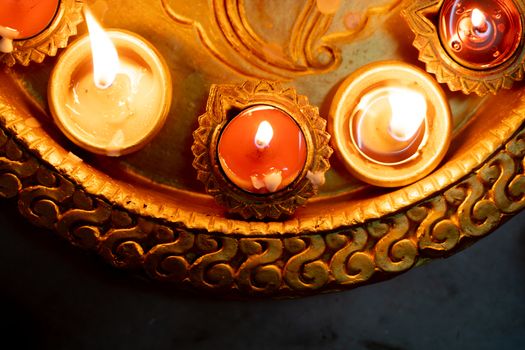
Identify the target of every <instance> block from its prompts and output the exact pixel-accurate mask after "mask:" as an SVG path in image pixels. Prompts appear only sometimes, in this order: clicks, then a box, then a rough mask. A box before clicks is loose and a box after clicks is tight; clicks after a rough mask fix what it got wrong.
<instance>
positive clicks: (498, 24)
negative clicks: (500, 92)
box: [439, 0, 523, 69]
mask: <svg viewBox="0 0 525 350" xmlns="http://www.w3.org/2000/svg"><path fill="white" fill-rule="evenodd" d="M522 32H523V26H522V22H521V14H520V11H519V10H518V7H517V6H516V4H514V2H513V1H512V0H488V1H487V0H483V1H481V0H446V1H445V2H444V3H443V6H442V8H441V11H440V14H439V36H440V38H441V42H442V43H443V46H444V47H445V49H446V50H447V52H448V53H449V55H450V56H451V57H452V58H454V60H456V61H457V62H458V63H460V64H462V65H464V66H466V67H469V68H473V69H491V68H494V67H497V66H498V65H500V64H503V63H504V62H506V61H508V60H509V59H511V58H512V57H513V56H514V54H515V53H516V50H517V49H518V47H519V45H520V42H521V38H522Z"/></svg>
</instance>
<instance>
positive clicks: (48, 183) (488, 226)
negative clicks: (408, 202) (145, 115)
mask: <svg viewBox="0 0 525 350" xmlns="http://www.w3.org/2000/svg"><path fill="white" fill-rule="evenodd" d="M524 140H525V130H522V131H521V132H520V133H518V134H517V135H516V136H515V137H513V138H512V139H511V140H510V141H509V142H508V143H507V144H506V145H505V147H503V148H502V149H500V150H499V151H498V152H497V153H496V154H495V155H493V156H492V158H491V159H489V161H488V162H487V163H485V165H483V166H481V167H480V168H479V169H477V170H475V171H473V172H472V173H471V174H470V175H467V176H466V177H465V178H464V179H462V181H460V182H459V183H458V184H457V185H454V186H452V187H451V188H449V189H446V190H445V191H443V192H442V193H438V194H436V195H435V196H434V197H432V198H429V199H428V200H427V201H425V202H423V203H419V204H417V205H414V206H412V207H410V208H407V209H406V210H405V211H404V212H403V213H397V214H393V215H391V216H388V217H384V218H381V219H379V220H373V221H370V222H368V223H364V224H361V225H357V226H354V227H342V228H338V229H336V230H330V231H326V232H318V233H316V234H300V235H297V236H281V237H280V236H273V237H263V236H260V235H257V234H253V235H250V236H239V237H237V236H228V235H224V234H219V233H205V232H201V231H191V230H188V229H187V228H184V227H182V226H181V225H180V223H166V222H158V221H157V220H155V219H152V218H146V217H141V216H139V215H137V214H134V213H130V212H126V211H124V210H123V209H122V208H118V207H116V206H115V205H114V204H111V203H108V202H107V201H106V200H105V199H102V198H100V197H97V196H94V195H91V194H87V193H86V192H85V191H84V190H83V189H82V188H79V187H78V186H77V185H75V184H74V183H73V182H71V181H70V180H69V179H67V178H66V177H64V176H63V175H61V174H59V173H58V172H56V171H55V170H51V169H50V168H48V167H47V165H45V164H43V163H42V161H40V160H38V159H36V158H34V156H33V155H31V154H30V153H29V152H28V151H27V150H26V149H25V147H24V146H22V145H21V144H20V143H18V141H17V140H16V139H15V138H13V137H11V136H9V134H8V132H6V131H5V130H3V129H0V195H2V196H3V197H9V198H11V197H16V196H17V197H18V204H19V209H20V212H21V213H22V214H23V215H24V216H25V217H27V218H28V219H29V220H30V221H31V222H32V223H34V224H37V225H39V226H43V227H47V228H51V229H53V230H54V231H56V232H58V233H59V234H60V235H61V236H62V237H64V238H65V239H67V240H68V241H69V242H71V243H72V244H74V245H76V246H79V247H81V248H84V249H87V250H90V251H93V252H96V253H97V254H99V255H101V256H102V257H103V258H104V259H105V260H107V261H108V262H109V263H111V264H112V265H113V266H115V267H118V268H125V269H133V270H139V271H140V270H142V271H144V272H145V273H147V274H148V275H149V276H150V277H151V278H153V279H157V280H161V281H166V282H173V283H176V284H178V285H180V286H183V287H190V288H198V289H202V290H208V291H214V292H219V293H228V294H232V293H233V294H235V293H239V294H244V295H304V294H308V293H315V292H319V291H321V290H339V289H345V288H352V287H355V286H358V285H361V284H364V283H370V282H373V281H376V280H383V279H385V278H389V277H393V276H395V275H396V274H398V273H401V272H404V271H407V270H408V269H410V268H411V267H413V266H415V265H416V264H417V262H418V260H419V259H421V258H435V257H441V256H447V255H450V254H453V253H454V252H456V251H457V249H460V248H461V247H464V246H466V245H468V243H469V242H472V241H474V240H477V239H479V238H480V237H482V236H484V235H486V234H488V233H489V232H490V231H492V230H494V229H495V228H496V227H497V226H498V225H500V224H501V223H502V221H504V220H506V219H507V218H509V217H510V215H511V214H514V213H516V212H517V211H519V210H521V209H523V207H524V206H525V195H524V194H525V186H524V176H525V174H524V164H523V163H524V156H525V142H524ZM462 242H463V243H466V244H460V243H462Z"/></svg>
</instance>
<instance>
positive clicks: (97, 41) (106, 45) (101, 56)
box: [84, 7, 120, 89]
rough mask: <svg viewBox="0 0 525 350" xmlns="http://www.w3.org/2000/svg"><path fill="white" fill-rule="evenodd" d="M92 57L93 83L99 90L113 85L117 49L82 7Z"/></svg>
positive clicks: (116, 66)
mask: <svg viewBox="0 0 525 350" xmlns="http://www.w3.org/2000/svg"><path fill="white" fill-rule="evenodd" d="M84 15H85V17H86V23H87V26H88V30H89V38H90V41H91V52H92V57H93V81H94V83H95V86H96V87H97V88H99V89H107V88H108V87H110V86H111V84H113V82H114V81H115V78H116V77H117V74H118V72H119V71H120V61H119V57H118V53H117V49H116V47H115V45H114V44H113V42H112V41H111V39H110V38H109V36H108V35H107V34H106V32H105V31H104V29H103V28H102V26H101V25H100V24H98V22H97V20H96V19H95V18H94V17H93V15H92V14H91V12H90V11H89V10H88V9H87V7H84Z"/></svg>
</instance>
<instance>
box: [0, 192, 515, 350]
mask: <svg viewBox="0 0 525 350" xmlns="http://www.w3.org/2000/svg"><path fill="white" fill-rule="evenodd" d="M15 207H16V203H15V202H13V201H1V202H0V209H1V213H0V228H1V229H0V232H1V234H0V247H1V252H2V253H1V254H0V278H1V281H2V283H1V287H0V288H1V289H0V290H1V292H0V293H1V294H0V296H1V304H0V305H1V308H0V317H1V321H0V323H1V324H0V336H1V341H2V344H3V345H7V344H18V345H17V346H16V348H38V349H42V348H49V349H365V350H394V349H523V348H525V302H524V300H523V299H524V297H525V275H524V273H523V270H524V269H523V268H524V266H525V212H524V213H522V214H521V215H518V216H516V217H514V218H513V219H512V220H511V221H510V222H508V223H507V224H505V225H504V226H502V227H501V228H500V229H499V230H498V231H496V232H494V233H493V234H492V235H490V236H488V237H487V238H484V239H483V240H481V241H480V242H479V243H477V244H475V245H474V246H472V247H470V248H468V249H467V250H465V251H464V252H461V253H459V254H456V255H455V256H453V257H451V258H448V259H445V260H437V261H434V262H431V263H430V264H427V265H425V266H422V267H419V268H416V269H413V270H411V271H409V272H408V273H406V274H404V275H401V276H399V277H397V278H394V279H392V280H390V281H386V282H383V283H379V284H375V285H371V286H366V287H361V288H358V289H356V290H352V291H347V292H343V293H337V294H327V295H320V296H315V297H310V298H304V299H298V300H278V301H276V300H267V301H265V300H259V301H225V300H217V299H213V298H205V297H199V296H194V295H191V294H188V293H181V292H177V291H173V290H166V289H165V288H161V287H160V286H159V285H157V284H154V283H151V282H149V281H147V280H145V279H142V278H138V277H136V276H133V275H130V274H127V273H125V272H123V271H118V270H116V269H113V268H112V267H110V266H109V265H106V263H104V262H102V261H101V259H100V258H99V257H97V256H93V255H90V254H88V253H85V252H83V251H80V250H78V249H76V248H73V247H71V246H70V245H69V244H68V243H67V242H65V241H63V240H62V239H61V238H58V237H57V236H55V235H53V234H52V233H50V232H48V231H45V230H41V229H38V228H35V227H33V226H31V225H30V224H29V223H27V222H26V221H25V220H24V219H22V218H21V217H20V216H19V215H18V213H17V212H16V209H15ZM2 348H4V349H6V348H12V347H4V346H2Z"/></svg>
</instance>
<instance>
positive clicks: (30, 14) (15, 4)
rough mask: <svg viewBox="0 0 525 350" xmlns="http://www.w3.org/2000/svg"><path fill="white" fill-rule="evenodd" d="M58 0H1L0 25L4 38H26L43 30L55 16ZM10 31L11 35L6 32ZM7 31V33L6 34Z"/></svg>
mask: <svg viewBox="0 0 525 350" xmlns="http://www.w3.org/2000/svg"><path fill="white" fill-rule="evenodd" d="M59 4H60V0H2V1H1V2H0V27H3V28H4V35H2V36H3V37H4V38H5V39H7V38H9V37H11V38H12V39H28V38H31V37H33V36H35V35H37V34H39V33H41V32H42V31H44V30H45V29H46V28H47V27H48V26H49V24H50V23H51V22H52V21H53V18H54V17H55V15H56V13H57V11H58V6H59ZM9 32H11V35H9V34H8V33H9ZM6 33H7V34H6Z"/></svg>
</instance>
